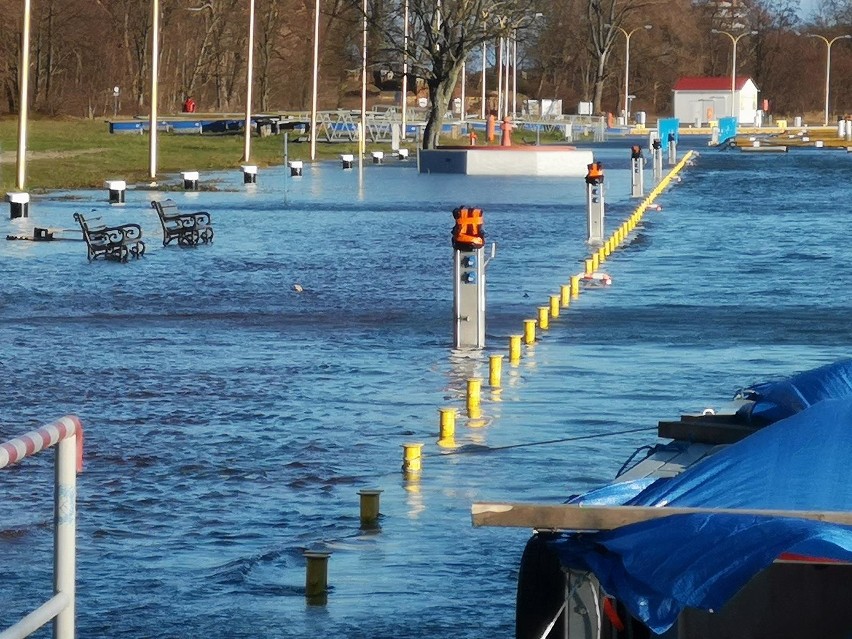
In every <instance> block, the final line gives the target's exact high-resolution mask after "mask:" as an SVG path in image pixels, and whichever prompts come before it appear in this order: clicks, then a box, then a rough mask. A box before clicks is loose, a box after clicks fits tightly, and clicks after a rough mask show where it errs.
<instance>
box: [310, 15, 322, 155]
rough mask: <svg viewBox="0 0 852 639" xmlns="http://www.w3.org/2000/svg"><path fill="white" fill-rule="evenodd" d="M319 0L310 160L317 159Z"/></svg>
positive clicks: (312, 89)
mask: <svg viewBox="0 0 852 639" xmlns="http://www.w3.org/2000/svg"><path fill="white" fill-rule="evenodd" d="M319 14H320V0H316V2H315V3H314V77H313V81H312V83H311V161H313V160H316V159H317V89H318V86H319Z"/></svg>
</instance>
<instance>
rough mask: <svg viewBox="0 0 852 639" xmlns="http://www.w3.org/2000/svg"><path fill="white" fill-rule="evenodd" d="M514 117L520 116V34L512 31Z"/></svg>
mask: <svg viewBox="0 0 852 639" xmlns="http://www.w3.org/2000/svg"><path fill="white" fill-rule="evenodd" d="M512 117H513V118H515V117H518V35H517V34H516V33H515V32H514V31H513V32H512Z"/></svg>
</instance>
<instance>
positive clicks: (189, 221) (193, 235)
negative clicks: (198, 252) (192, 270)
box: [151, 199, 213, 246]
mask: <svg viewBox="0 0 852 639" xmlns="http://www.w3.org/2000/svg"><path fill="white" fill-rule="evenodd" d="M151 206H152V207H154V209H155V210H156V211H157V215H158V216H159V218H160V224H162V225H163V246H166V245H167V244H169V243H170V242H171V241H172V240H175V239H176V240H177V243H178V245H179V246H197V245H198V244H199V243H200V242H201V243H204V244H207V243H208V242H212V241H213V226H212V224H211V222H210V214H209V213H208V212H207V211H196V212H195V213H181V212H180V211H178V206H177V202H175V201H174V200H172V199H168V200H163V201H162V202H157V201H153V202H151Z"/></svg>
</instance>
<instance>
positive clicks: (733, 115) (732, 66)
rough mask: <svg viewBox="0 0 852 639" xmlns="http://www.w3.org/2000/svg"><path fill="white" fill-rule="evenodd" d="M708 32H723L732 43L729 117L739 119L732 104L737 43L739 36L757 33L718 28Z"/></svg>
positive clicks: (734, 92) (735, 80) (735, 82)
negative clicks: (735, 33) (729, 31)
mask: <svg viewBox="0 0 852 639" xmlns="http://www.w3.org/2000/svg"><path fill="white" fill-rule="evenodd" d="M710 33H724V34H725V35H726V36H728V37H729V38H730V39H731V43H732V44H733V49H734V50H733V55H732V56H731V117H736V118H737V119H739V115H738V114H737V109H736V107H735V105H734V96H735V95H736V90H737V43H738V42H739V41H740V38H743V37H745V36H747V35H757V31H746V32H745V33H741V34H740V35H738V36H734V35H733V34H731V33H728V32H727V31H722V30H720V29H710Z"/></svg>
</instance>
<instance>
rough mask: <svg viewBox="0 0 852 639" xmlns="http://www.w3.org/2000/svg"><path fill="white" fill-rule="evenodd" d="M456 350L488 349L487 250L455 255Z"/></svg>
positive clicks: (463, 252) (481, 249)
mask: <svg viewBox="0 0 852 639" xmlns="http://www.w3.org/2000/svg"><path fill="white" fill-rule="evenodd" d="M453 281H454V282H455V284H454V286H453V312H454V315H455V318H456V321H455V326H454V331H453V338H454V341H455V347H456V348H484V347H485V249H484V248H478V249H474V250H472V251H460V250H457V249H456V250H454V251H453Z"/></svg>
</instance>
